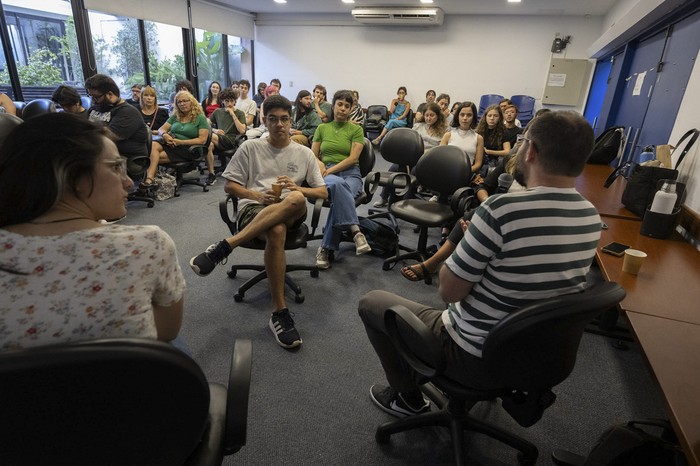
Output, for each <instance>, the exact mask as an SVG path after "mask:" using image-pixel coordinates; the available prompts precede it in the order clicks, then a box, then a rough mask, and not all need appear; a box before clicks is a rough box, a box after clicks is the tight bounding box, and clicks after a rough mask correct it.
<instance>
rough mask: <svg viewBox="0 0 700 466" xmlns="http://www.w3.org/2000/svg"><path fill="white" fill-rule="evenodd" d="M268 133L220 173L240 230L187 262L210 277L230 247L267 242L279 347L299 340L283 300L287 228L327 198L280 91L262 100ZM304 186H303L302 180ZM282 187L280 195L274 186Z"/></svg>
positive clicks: (313, 159)
mask: <svg viewBox="0 0 700 466" xmlns="http://www.w3.org/2000/svg"><path fill="white" fill-rule="evenodd" d="M264 120H265V125H266V126H267V129H268V132H269V137H267V138H265V139H251V140H248V141H245V142H244V143H243V144H241V146H240V147H239V148H238V150H237V151H236V154H235V155H234V156H233V158H232V159H231V161H230V162H229V164H228V166H227V167H226V170H225V171H224V173H223V174H222V176H223V177H224V178H226V180H227V181H226V186H224V190H225V191H226V192H227V193H229V194H233V195H235V196H236V197H237V198H238V218H237V221H238V233H236V235H235V236H231V237H229V238H226V239H224V240H222V241H219V242H218V243H214V244H212V245H211V246H209V247H208V248H207V250H206V251H205V252H203V253H201V254H199V255H197V256H195V257H193V258H192V259H191V260H190V267H192V270H194V272H195V273H196V274H197V275H200V276H204V275H209V274H210V273H211V271H212V270H214V268H215V267H216V266H217V265H218V264H220V263H221V262H223V261H224V260H225V259H226V258H227V257H228V256H229V254H231V253H232V252H233V250H234V249H235V248H236V247H238V246H241V245H242V244H245V243H247V242H249V241H251V240H253V239H255V238H261V239H264V240H265V254H264V257H265V259H264V260H265V271H266V272H267V278H268V282H269V285H270V294H271V295H272V305H273V309H274V311H273V312H272V316H271V317H270V324H269V325H270V329H271V330H272V333H273V335H274V336H275V340H277V343H279V345H280V346H282V347H283V348H294V347H296V346H299V345H300V344H301V337H300V336H299V332H298V331H297V330H296V328H295V327H294V320H292V316H291V315H290V313H289V310H288V309H287V305H286V303H285V298H284V274H285V269H286V255H285V251H284V243H285V239H286V237H287V231H292V230H295V229H297V228H299V226H300V225H301V224H302V223H303V222H304V219H305V218H306V199H304V198H305V197H308V198H321V199H327V198H328V191H327V190H326V184H325V182H324V181H323V177H322V176H321V170H320V169H319V164H318V161H317V160H316V157H315V156H314V154H313V152H311V149H309V148H308V147H304V146H302V145H301V144H297V143H295V142H292V140H291V137H290V135H289V130H290V129H291V127H292V104H291V102H290V101H289V100H287V99H286V98H284V97H282V96H280V95H274V96H270V97H268V98H267V99H266V100H265V117H264ZM304 182H306V184H308V186H309V187H304V186H302V184H304ZM273 183H276V184H279V185H282V190H281V193H279V192H278V193H275V192H274V191H273V190H272V184H273Z"/></svg>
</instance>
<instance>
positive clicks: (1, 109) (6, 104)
mask: <svg viewBox="0 0 700 466" xmlns="http://www.w3.org/2000/svg"><path fill="white" fill-rule="evenodd" d="M0 113H9V114H10V115H17V107H15V103H14V102H13V101H12V99H10V98H9V97H8V96H7V94H5V93H3V92H0Z"/></svg>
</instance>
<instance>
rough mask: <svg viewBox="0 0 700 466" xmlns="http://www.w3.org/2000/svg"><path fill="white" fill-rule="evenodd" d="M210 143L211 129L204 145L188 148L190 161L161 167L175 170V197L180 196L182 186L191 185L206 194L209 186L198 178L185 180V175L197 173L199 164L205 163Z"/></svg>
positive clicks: (171, 163)
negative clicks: (199, 188) (198, 187)
mask: <svg viewBox="0 0 700 466" xmlns="http://www.w3.org/2000/svg"><path fill="white" fill-rule="evenodd" d="M210 143H211V128H209V136H207V140H206V142H205V143H204V144H193V145H191V146H189V147H188V149H189V151H190V154H193V156H194V157H193V158H192V159H191V160H185V161H183V162H170V163H165V164H163V165H162V166H163V167H167V168H172V169H173V170H175V180H176V186H175V197H178V196H180V187H181V186H182V185H183V184H193V185H196V186H200V187H201V188H202V191H204V192H208V191H209V186H207V184H206V183H205V182H204V181H202V179H201V178H200V177H197V178H185V177H184V175H185V173H189V172H192V171H195V170H197V171H198V172H199V166H200V164H201V163H203V162H206V156H207V151H208V150H209V144H210Z"/></svg>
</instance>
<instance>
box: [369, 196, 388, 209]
mask: <svg viewBox="0 0 700 466" xmlns="http://www.w3.org/2000/svg"><path fill="white" fill-rule="evenodd" d="M388 203H389V201H388V200H387V199H384V198H379V200H378V201H377V202H375V203H374V204H373V205H374V207H380V208H381V207H386V206H387V204H388Z"/></svg>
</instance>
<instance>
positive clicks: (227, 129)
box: [209, 108, 245, 138]
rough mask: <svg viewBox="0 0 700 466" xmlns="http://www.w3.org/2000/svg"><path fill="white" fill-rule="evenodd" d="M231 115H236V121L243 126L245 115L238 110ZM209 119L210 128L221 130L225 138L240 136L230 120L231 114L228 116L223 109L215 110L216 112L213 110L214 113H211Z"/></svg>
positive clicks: (231, 119)
mask: <svg viewBox="0 0 700 466" xmlns="http://www.w3.org/2000/svg"><path fill="white" fill-rule="evenodd" d="M233 113H234V114H235V115H236V118H238V121H240V122H241V123H243V126H245V113H243V112H242V111H241V110H238V109H236V110H234V112H233ZM209 118H210V120H211V125H212V127H214V128H217V129H223V130H224V134H225V135H226V136H229V137H230V138H235V137H236V136H238V135H239V134H241V133H240V132H239V131H238V128H236V125H235V124H234V123H233V118H231V114H229V113H228V112H227V111H226V109H225V108H217V109H216V110H214V113H212V114H211V117H209ZM244 132H245V131H244Z"/></svg>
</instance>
